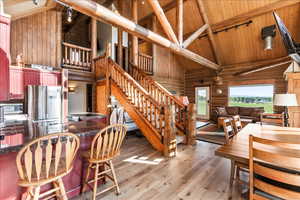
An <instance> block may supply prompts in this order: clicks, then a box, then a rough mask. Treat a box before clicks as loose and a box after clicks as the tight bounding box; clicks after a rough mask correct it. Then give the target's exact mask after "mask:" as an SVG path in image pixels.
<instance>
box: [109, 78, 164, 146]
mask: <svg viewBox="0 0 300 200" xmlns="http://www.w3.org/2000/svg"><path fill="white" fill-rule="evenodd" d="M111 93H112V95H113V96H115V97H116V99H117V100H118V102H119V103H120V104H121V105H122V106H123V107H124V109H125V111H126V112H127V113H128V115H129V116H130V117H131V119H132V120H133V121H134V122H135V123H136V125H137V126H138V127H139V129H140V130H141V132H142V133H143V135H144V136H145V137H146V138H147V140H148V141H149V142H150V144H151V145H152V146H153V148H155V149H156V150H157V151H160V152H163V150H164V145H163V143H162V139H161V136H160V135H159V133H158V132H157V131H156V130H155V128H154V127H153V126H152V125H151V124H150V123H149V122H148V121H147V120H146V119H145V117H144V116H143V115H142V114H141V113H140V112H139V111H138V109H137V108H136V107H135V106H134V105H132V104H131V103H130V102H129V101H128V99H127V96H126V95H125V94H124V92H123V91H122V90H121V89H120V88H119V87H118V86H117V85H116V84H115V83H114V82H113V81H111Z"/></svg>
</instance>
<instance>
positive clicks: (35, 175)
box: [16, 133, 79, 200]
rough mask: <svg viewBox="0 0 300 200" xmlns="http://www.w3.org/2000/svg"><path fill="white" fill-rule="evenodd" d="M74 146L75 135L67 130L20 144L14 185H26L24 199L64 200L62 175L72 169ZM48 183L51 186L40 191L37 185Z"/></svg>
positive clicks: (74, 154) (77, 146)
mask: <svg viewBox="0 0 300 200" xmlns="http://www.w3.org/2000/svg"><path fill="white" fill-rule="evenodd" d="M78 148H79V138H78V137H77V136H76V135H74V134H71V133H59V134H51V135H47V136H44V137H41V138H38V139H36V140H34V141H32V142H30V143H29V144H28V145H26V146H24V147H23V148H22V149H21V150H20V151H19V153H18V155H17V158H16V162H17V169H18V174H19V177H20V179H19V181H18V184H19V185H20V186H21V187H27V188H28V190H27V197H26V199H27V200H29V199H34V200H38V199H39V198H43V199H50V198H53V197H59V198H60V199H64V200H65V199H67V195H66V191H65V188H64V184H63V181H62V177H63V176H65V175H67V174H68V173H69V172H70V171H71V170H72V168H73V161H74V159H75V156H76V153H77V151H78ZM48 183H52V184H53V189H50V190H48V191H46V192H44V193H41V192H40V189H41V186H43V185H45V184H48Z"/></svg>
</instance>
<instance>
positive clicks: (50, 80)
mask: <svg viewBox="0 0 300 200" xmlns="http://www.w3.org/2000/svg"><path fill="white" fill-rule="evenodd" d="M41 85H46V86H60V85H61V74H60V73H58V72H41Z"/></svg>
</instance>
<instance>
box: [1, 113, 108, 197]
mask: <svg viewBox="0 0 300 200" xmlns="http://www.w3.org/2000/svg"><path fill="white" fill-rule="evenodd" d="M105 126H106V118H105V117H103V118H101V119H93V120H87V121H81V122H70V123H67V124H50V125H49V123H33V122H31V121H23V122H22V123H18V124H15V123H12V124H9V125H6V126H5V127H3V128H0V135H1V136H0V137H1V138H0V139H1V140H0V199H1V200H15V199H22V198H23V197H22V195H23V194H24V192H25V188H22V187H19V186H18V184H17V182H18V173H17V166H16V156H17V153H18V151H19V150H20V149H21V148H22V147H23V146H24V145H26V144H28V143H29V142H31V141H33V140H34V139H36V138H38V137H41V136H44V135H46V134H52V133H58V132H63V131H64V132H70V133H74V134H76V135H77V136H79V137H80V148H79V151H78V153H77V156H76V159H75V161H74V166H73V170H72V171H71V173H70V174H68V175H67V176H65V177H64V178H63V182H64V186H65V188H66V191H67V195H68V198H72V197H74V196H77V195H79V194H80V189H81V184H82V177H84V174H85V173H86V172H85V170H84V168H85V167H84V166H85V165H87V163H86V161H84V159H83V158H82V156H81V152H82V151H86V150H88V149H89V148H90V145H91V141H92V139H93V137H94V135H95V134H97V133H98V132H99V131H100V130H101V129H103V128H104V127H105ZM49 188H50V185H49ZM47 189H48V186H45V187H42V190H47Z"/></svg>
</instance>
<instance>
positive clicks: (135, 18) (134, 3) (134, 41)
mask: <svg viewBox="0 0 300 200" xmlns="http://www.w3.org/2000/svg"><path fill="white" fill-rule="evenodd" d="M132 20H133V22H135V23H137V22H138V2H137V0H132ZM131 50H132V54H131V55H132V63H133V64H134V65H136V66H137V65H138V54H139V41H138V37H136V36H135V35H133V36H132V47H131Z"/></svg>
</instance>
